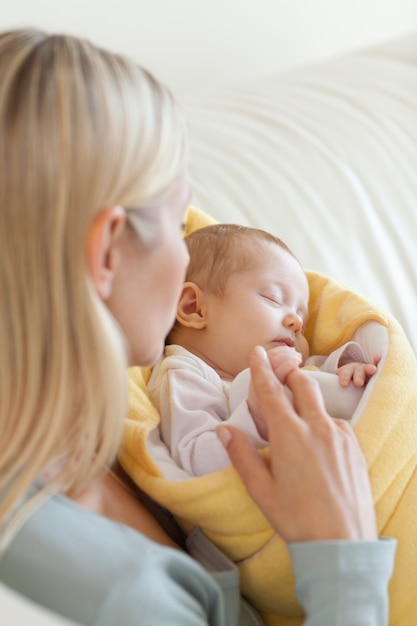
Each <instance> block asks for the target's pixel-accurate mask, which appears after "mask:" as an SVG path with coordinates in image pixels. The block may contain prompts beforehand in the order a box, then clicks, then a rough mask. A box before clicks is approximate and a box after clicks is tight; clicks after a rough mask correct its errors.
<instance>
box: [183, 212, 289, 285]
mask: <svg viewBox="0 0 417 626" xmlns="http://www.w3.org/2000/svg"><path fill="white" fill-rule="evenodd" d="M247 241H250V242H254V241H255V242H260V243H262V242H268V243H272V244H275V245H277V246H279V247H280V248H282V249H283V250H285V251H286V252H288V253H289V254H291V256H293V257H294V258H296V257H295V255H294V254H293V252H292V251H291V250H290V248H289V247H288V246H287V244H285V243H284V242H283V241H282V240H281V239H279V237H276V236H275V235H273V234H271V233H268V232H267V231H265V230H261V229H259V228H250V227H248V226H240V225H238V224H211V225H209V226H205V227H204V228H199V229H198V230H195V231H194V232H192V233H191V234H190V235H187V237H185V243H186V244H187V248H188V251H189V254H190V263H189V265H188V268H187V275H186V278H185V280H186V281H190V282H194V283H196V284H197V285H198V286H199V287H201V288H202V289H205V290H207V291H209V292H212V293H215V294H217V295H223V293H224V289H225V287H226V283H227V281H228V279H229V277H230V276H232V274H235V273H236V272H243V271H245V270H247V269H249V268H250V266H251V264H252V262H253V255H252V254H249V252H248V251H247V249H246V247H245V242H247ZM226 261H227V262H226Z"/></svg>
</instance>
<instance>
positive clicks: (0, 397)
mask: <svg viewBox="0 0 417 626" xmlns="http://www.w3.org/2000/svg"><path fill="white" fill-rule="evenodd" d="M186 152H187V138H186V128H185V122H184V118H183V116H182V114H181V113H180V111H179V110H178V108H177V106H176V104H175V102H174V100H173V98H172V96H171V94H170V93H169V91H168V90H167V89H165V88H164V87H162V86H161V85H160V84H159V83H158V82H156V80H155V79H154V78H153V77H152V76H151V75H150V74H149V73H147V72H146V71H145V70H143V69H141V68H140V67H139V66H137V65H136V64H134V63H133V62H130V61H128V60H127V59H125V58H123V57H122V56H120V55H116V54H112V53H110V52H106V51H104V50H101V49H99V48H97V47H96V46H94V45H93V44H91V43H89V42H87V41H83V40H80V39H78V38H75V37H71V36H64V35H48V34H46V33H44V32H41V31H37V30H16V31H10V32H6V33H3V34H0V171H1V176H0V251H1V263H0V309H1V312H0V345H1V353H0V492H1V493H2V501H1V504H0V523H1V524H2V526H3V530H4V525H5V523H6V521H7V520H8V518H9V517H10V512H11V511H12V509H13V507H14V505H15V504H16V503H17V502H18V501H19V499H20V498H21V497H22V496H23V494H24V493H25V492H26V491H27V489H28V486H29V485H30V484H31V483H32V482H33V480H34V478H36V477H37V476H38V475H40V474H41V473H42V471H43V470H44V469H45V467H47V466H50V465H51V464H52V463H55V464H56V468H57V471H56V473H55V476H54V477H53V478H52V480H51V483H50V485H49V489H50V490H53V491H58V490H61V491H68V492H69V493H74V494H75V493H77V492H79V491H80V490H81V489H82V488H83V487H84V486H85V485H86V484H87V483H88V482H89V481H90V480H91V478H92V477H93V476H94V475H95V474H96V473H97V472H98V471H99V470H100V469H101V468H102V467H103V466H104V465H105V464H107V463H110V462H111V461H112V460H113V459H114V456H115V454H116V451H117V447H118V444H119V441H120V436H121V429H122V424H123V417H124V414H125V411H126V405H127V376H126V365H127V363H126V354H125V352H126V351H125V346H124V343H123V338H122V335H121V333H120V331H119V328H118V326H117V324H116V323H115V322H114V320H113V318H112V317H111V315H110V314H109V313H108V311H107V309H106V308H105V306H104V305H103V303H102V302H101V301H100V299H99V298H98V296H97V294H96V292H95V290H94V288H93V286H92V283H91V281H90V279H89V275H88V268H87V260H86V237H87V233H88V229H89V226H90V224H91V222H92V220H93V218H94V216H95V215H96V214H97V213H98V212H99V211H100V210H102V209H103V208H104V207H107V206H112V205H116V204H118V205H122V206H124V207H126V209H127V219H128V223H129V224H130V226H131V228H132V229H133V230H134V231H135V232H136V234H137V236H138V238H139V240H140V241H142V243H143V244H144V245H152V243H153V241H154V238H155V235H156V234H157V224H156V223H155V215H156V214H157V207H158V205H160V204H161V202H163V200H164V198H165V197H166V195H167V194H169V193H170V191H171V190H172V188H173V186H174V184H176V182H177V180H178V179H179V176H180V175H181V173H182V171H183V169H184V166H185V162H186Z"/></svg>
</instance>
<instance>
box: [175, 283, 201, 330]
mask: <svg viewBox="0 0 417 626" xmlns="http://www.w3.org/2000/svg"><path fill="white" fill-rule="evenodd" d="M203 304H204V293H203V290H202V289H200V287H199V286H198V285H196V284H195V283H192V282H187V283H184V285H183V288H182V292H181V297H180V300H179V303H178V308H177V322H178V323H179V324H181V325H182V326H185V327H186V328H195V329H196V330H201V329H203V328H205V326H206V319H205V309H204V306H203Z"/></svg>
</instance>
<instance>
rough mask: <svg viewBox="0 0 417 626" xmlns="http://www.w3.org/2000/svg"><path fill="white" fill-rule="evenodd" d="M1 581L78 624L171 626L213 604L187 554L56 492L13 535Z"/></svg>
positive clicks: (0, 564) (209, 583)
mask: <svg viewBox="0 0 417 626" xmlns="http://www.w3.org/2000/svg"><path fill="white" fill-rule="evenodd" d="M0 579H1V580H2V581H3V582H4V583H6V584H7V585H9V586H11V587H13V588H15V589H16V590H17V591H19V592H20V593H22V594H24V595H26V596H28V597H30V598H31V599H32V600H34V601H35V602H38V603H40V604H42V605H44V606H46V607H49V608H51V609H53V610H55V611H57V612H59V613H62V614H63V615H66V616H67V617H70V618H71V619H73V620H75V621H78V622H79V623H80V624H91V623H94V624H97V625H100V626H110V625H113V624H116V623H122V624H123V625H124V626H130V624H132V625H133V624H135V625H137V624H138V623H140V624H141V625H143V626H145V625H147V624H149V625H150V624H152V625H153V626H154V625H157V624H167V623H169V624H173V625H176V624H184V623H186V622H187V619H190V616H192V612H195V614H196V615H195V617H196V621H195V623H196V624H200V623H201V624H207V623H209V622H208V621H207V617H205V618H204V619H202V616H203V615H204V614H206V615H208V614H209V613H210V612H212V611H213V608H214V607H216V606H217V605H218V604H219V597H218V595H219V588H218V586H217V584H216V583H215V581H214V579H213V578H212V577H210V576H209V575H207V574H206V572H204V570H203V569H202V568H201V567H200V566H199V565H198V564H197V563H195V562H194V561H193V560H192V559H191V558H190V557H188V556H187V555H186V554H183V553H181V552H180V551H178V550H175V549H173V548H167V547H165V546H161V545H159V544H156V543H154V542H153V541H151V540H149V539H148V538H147V537H145V536H144V535H142V534H140V533H138V532H136V531H134V530H133V529H131V528H129V527H127V526H124V525H122V524H118V523H116V522H113V521H111V520H108V519H107V518H104V517H102V516H100V515H96V514H94V513H91V512H89V511H87V510H85V509H83V508H82V507H81V506H79V505H77V504H76V503H74V502H72V501H71V500H69V499H67V498H65V497H63V496H59V495H58V496H54V497H52V498H50V499H49V500H48V501H46V502H44V503H43V504H42V506H40V507H39V508H38V509H37V510H36V511H35V512H34V513H33V514H32V516H31V517H30V518H29V519H28V520H27V522H26V523H25V525H24V526H23V527H22V528H21V530H20V531H19V533H18V534H17V535H16V537H15V539H14V540H13V542H12V543H11V544H10V546H9V548H8V550H7V551H6V552H5V553H4V555H3V556H2V558H1V560H0ZM220 604H221V603H220ZM198 616H199V617H198ZM192 617H193V618H194V616H192ZM197 618H198V619H197ZM192 623H194V622H193V621H192ZM213 623H218V624H221V623H222V622H221V621H218V622H213Z"/></svg>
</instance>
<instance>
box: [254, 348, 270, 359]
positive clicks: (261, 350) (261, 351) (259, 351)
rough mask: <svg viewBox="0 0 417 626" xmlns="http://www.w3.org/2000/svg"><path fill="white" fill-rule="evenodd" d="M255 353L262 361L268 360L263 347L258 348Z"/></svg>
mask: <svg viewBox="0 0 417 626" xmlns="http://www.w3.org/2000/svg"><path fill="white" fill-rule="evenodd" d="M254 352H255V354H256V356H258V357H259V358H260V359H263V360H264V361H267V360H268V355H267V353H266V350H265V348H264V347H263V346H256V347H255V350H254Z"/></svg>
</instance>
